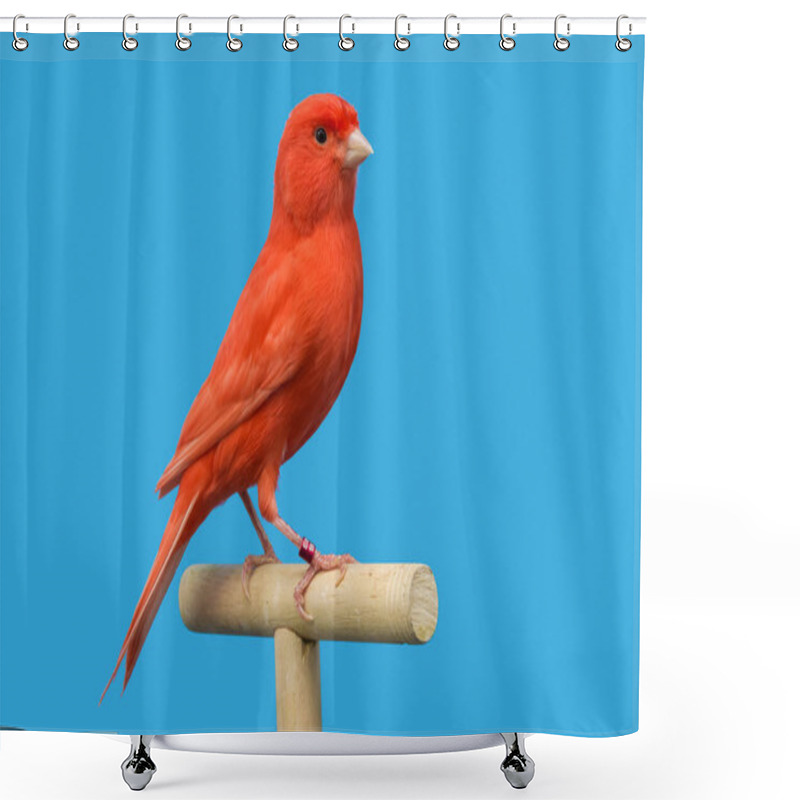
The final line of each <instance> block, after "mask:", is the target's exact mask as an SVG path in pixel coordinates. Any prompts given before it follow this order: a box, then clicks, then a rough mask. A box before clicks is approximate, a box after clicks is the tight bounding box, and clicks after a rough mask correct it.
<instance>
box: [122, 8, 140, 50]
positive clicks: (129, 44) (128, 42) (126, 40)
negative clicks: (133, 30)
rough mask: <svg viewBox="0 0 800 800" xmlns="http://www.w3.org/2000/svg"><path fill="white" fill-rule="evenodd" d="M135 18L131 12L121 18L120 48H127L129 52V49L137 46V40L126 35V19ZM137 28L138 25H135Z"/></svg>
mask: <svg viewBox="0 0 800 800" xmlns="http://www.w3.org/2000/svg"><path fill="white" fill-rule="evenodd" d="M129 19H135V17H134V16H133V14H126V15H125V16H124V17H123V18H122V49H123V50H127V51H128V52H130V51H131V50H135V49H136V48H137V47H138V46H139V40H138V39H134V38H133V37H132V36H128V27H127V26H128V20H129ZM137 28H138V26H137Z"/></svg>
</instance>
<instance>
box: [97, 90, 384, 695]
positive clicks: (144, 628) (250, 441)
mask: <svg viewBox="0 0 800 800" xmlns="http://www.w3.org/2000/svg"><path fill="white" fill-rule="evenodd" d="M370 153H372V147H370V145H369V142H368V141H367V140H366V139H365V138H364V136H363V135H362V133H361V131H360V130H359V127H358V115H357V114H356V111H355V109H354V108H353V107H352V106H351V105H350V104H349V103H347V102H346V101H345V100H343V99H342V98H341V97H337V96H336V95H332V94H318V95H312V96H311V97H307V98H306V99H305V100H303V101H302V102H301V103H299V104H298V105H297V106H296V107H295V108H294V109H293V110H292V112H291V114H290V115H289V119H288V120H287V122H286V127H285V129H284V132H283V136H282V137H281V141H280V145H279V146H278V157H277V161H276V165H275V192H274V200H273V207H272V221H271V223H270V228H269V235H268V236H267V241H266V242H265V244H264V247H263V249H262V250H261V253H260V255H259V257H258V260H257V261H256V263H255V266H254V267H253V270H252V272H251V273H250V277H249V278H248V280H247V283H246V284H245V287H244V290H243V291H242V294H241V296H240V297H239V301H238V303H237V304H236V308H235V309H234V312H233V316H232V317H231V321H230V324H229V325H228V330H227V331H226V333H225V337H224V338H223V340H222V343H221V344H220V347H219V351H218V352H217V356H216V359H215V360H214V364H213V366H212V368H211V372H210V374H209V376H208V378H207V379H206V381H205V383H204V384H203V385H202V387H201V388H200V391H199V392H198V394H197V397H196V398H195V400H194V403H193V404H192V407H191V409H190V410H189V414H188V415H187V417H186V421H185V422H184V424H183V430H182V431H181V436H180V440H179V441H178V446H177V449H176V451H175V455H174V456H173V458H172V461H170V463H169V465H168V466H167V468H166V469H165V470H164V474H163V475H162V476H161V479H160V480H159V482H158V485H157V487H156V490H157V491H158V492H159V496H160V497H163V496H164V495H165V494H167V492H169V491H171V490H172V489H174V488H175V487H177V488H178V494H177V496H176V498H175V504H174V506H173V508H172V513H171V515H170V518H169V522H168V523H167V527H166V530H165V531H164V535H163V537H162V539H161V544H160V546H159V548H158V554H157V555H156V559H155V562H154V563H153V566H152V568H151V570H150V575H149V576H148V578H147V583H146V584H145V587H144V590H143V591H142V595H141V597H140V598H139V602H138V603H137V605H136V610H135V611H134V614H133V619H132V620H131V624H130V627H129V628H128V633H127V635H126V636H125V641H124V642H123V644H122V649H121V651H120V654H119V658H118V659H117V664H116V666H115V667H114V672H113V673H112V675H111V679H110V680H109V682H108V684H107V685H106V688H105V689H104V690H103V694H102V695H101V697H100V702H101V703H102V702H103V697H104V696H105V693H106V691H108V687H109V686H110V685H111V683H112V681H113V680H114V677H115V676H116V674H117V670H118V669H119V667H120V664H121V663H122V659H123V657H124V658H125V681H124V683H123V688H122V690H123V692H124V691H125V687H126V686H127V685H128V681H129V680H130V677H131V673H132V672H133V668H134V666H135V664H136V660H137V658H138V657H139V653H140V652H141V649H142V646H143V644H144V640H145V638H146V636H147V633H148V631H149V630H150V626H151V625H152V623H153V619H154V618H155V615H156V612H157V611H158V608H159V606H160V604H161V601H162V599H163V598H164V595H165V594H166V591H167V589H168V588H169V585H170V582H171V581H172V578H173V577H174V575H175V572H176V570H177V568H178V565H179V563H180V561H181V558H182V556H183V553H184V551H185V550H186V547H187V545H188V544H189V540H190V539H191V537H192V535H193V534H194V532H195V531H196V530H197V529H198V527H199V526H200V524H201V523H202V522H203V520H204V519H205V518H206V517H207V516H208V514H209V513H210V512H211V510H212V509H213V508H214V507H215V506H218V505H220V503H223V502H224V501H225V500H227V499H228V498H229V497H230V496H231V495H233V494H238V495H239V496H240V497H241V498H242V500H243V502H244V505H245V508H246V509H247V513H248V514H249V516H250V519H251V520H252V522H253V525H254V526H255V528H256V531H257V533H258V536H259V539H260V540H261V543H262V546H263V548H264V554H263V555H258V556H252V555H250V556H247V558H246V559H245V562H244V566H243V568H242V585H243V589H244V591H245V593H247V582H248V579H249V575H250V573H251V572H252V570H253V569H254V568H255V567H256V566H257V565H259V564H264V563H268V562H274V561H277V560H278V558H277V557H276V555H275V552H274V550H273V549H272V545H271V544H270V542H269V539H268V538H267V535H266V533H265V532H264V529H263V527H262V525H261V522H260V521H259V518H258V515H257V513H256V511H255V509H254V508H253V503H252V501H251V500H250V496H249V494H248V493H247V490H248V488H249V487H251V486H257V487H258V506H259V510H260V511H261V514H262V515H263V516H264V518H265V519H266V520H268V521H269V522H271V523H272V524H273V525H274V526H275V527H276V528H277V529H278V530H279V531H280V532H281V533H283V534H284V535H285V536H287V537H288V538H289V539H290V540H291V541H292V542H293V543H294V544H295V545H296V546H297V547H298V548H299V550H300V556H301V557H302V558H303V559H304V560H305V561H307V562H308V565H309V566H308V569H307V570H306V573H305V575H304V576H303V578H302V580H301V581H300V582H299V583H298V584H297V586H296V587H295V590H294V597H295V603H296V605H297V610H298V612H299V613H300V615H301V616H303V617H304V618H306V619H311V617H310V615H309V614H308V613H307V611H306V610H305V607H304V596H305V591H306V588H307V587H308V585H309V583H310V582H311V579H312V578H313V577H314V575H315V574H316V573H317V572H319V571H320V570H329V569H337V568H338V569H339V570H340V571H341V575H340V578H339V581H340V582H341V580H342V579H343V578H344V575H345V571H346V569H347V564H348V563H349V562H353V561H354V560H355V559H353V558H352V556H350V555H347V554H344V555H322V554H321V553H319V552H317V550H316V548H315V547H314V545H313V544H311V542H310V541H309V540H308V539H305V538H303V537H301V536H299V535H298V534H297V533H295V532H294V531H293V530H292V528H291V527H290V526H289V525H288V523H286V522H285V521H284V520H283V519H281V517H280V516H279V514H278V507H277V504H276V502H275V489H276V486H277V483H278V472H279V470H280V467H281V464H283V462H284V461H286V460H288V459H289V458H291V457H292V455H294V453H296V452H297V451H298V450H299V449H300V447H302V446H303V444H304V443H305V442H306V440H307V439H308V438H309V437H310V436H311V435H312V434H313V433H314V431H315V430H316V429H317V428H318V427H319V425H320V423H321V422H322V420H323V419H325V416H326V415H327V414H328V412H329V411H330V409H331V407H332V406H333V403H334V401H335V400H336V397H337V396H338V394H339V392H340V391H341V388H342V386H343V385H344V381H345V378H346V377H347V373H348V372H349V370H350V365H351V364H352V362H353V358H354V356H355V353H356V346H357V344H358V336H359V331H360V328H361V306H362V294H363V290H362V287H363V278H362V272H361V245H360V243H359V239H358V228H357V227H356V221H355V218H354V216H353V203H354V199H355V190H356V171H357V169H358V166H359V164H361V162H362V161H364V159H365V158H366V157H367V156H368V155H370Z"/></svg>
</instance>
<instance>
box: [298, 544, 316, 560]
mask: <svg viewBox="0 0 800 800" xmlns="http://www.w3.org/2000/svg"><path fill="white" fill-rule="evenodd" d="M316 552H317V548H316V547H314V543H313V542H311V541H309V540H308V539H306V538H304V539H303V543H302V544H301V545H300V558H302V559H303V561H308V563H309V564H310V563H311V562H312V561H313V560H314V553H316Z"/></svg>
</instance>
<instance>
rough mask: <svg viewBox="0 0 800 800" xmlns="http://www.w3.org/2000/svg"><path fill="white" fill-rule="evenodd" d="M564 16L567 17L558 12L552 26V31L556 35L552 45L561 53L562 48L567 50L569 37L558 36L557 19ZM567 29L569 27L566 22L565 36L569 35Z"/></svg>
mask: <svg viewBox="0 0 800 800" xmlns="http://www.w3.org/2000/svg"><path fill="white" fill-rule="evenodd" d="M566 18H567V15H566V14H559V15H558V16H557V17H556V21H555V24H554V26H553V32H554V33H555V36H556V40H555V41H554V42H553V47H555V49H556V50H559V51H560V52H562V53H563V52H564V50H568V49H569V39H565V38H564V37H563V36H559V35H558V21H559V20H560V19H566ZM569 29H570V24H569V22H568V23H567V36H569Z"/></svg>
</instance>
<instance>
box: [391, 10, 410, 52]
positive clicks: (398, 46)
mask: <svg viewBox="0 0 800 800" xmlns="http://www.w3.org/2000/svg"><path fill="white" fill-rule="evenodd" d="M401 19H408V17H407V16H406V15H405V14H398V15H397V16H396V17H395V18H394V47H395V50H408V48H409V47H411V39H408V38H406V37H405V36H401V35H400V20H401ZM406 26H407V27H408V32H409V33H411V25H410V24H409V23H406Z"/></svg>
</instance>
